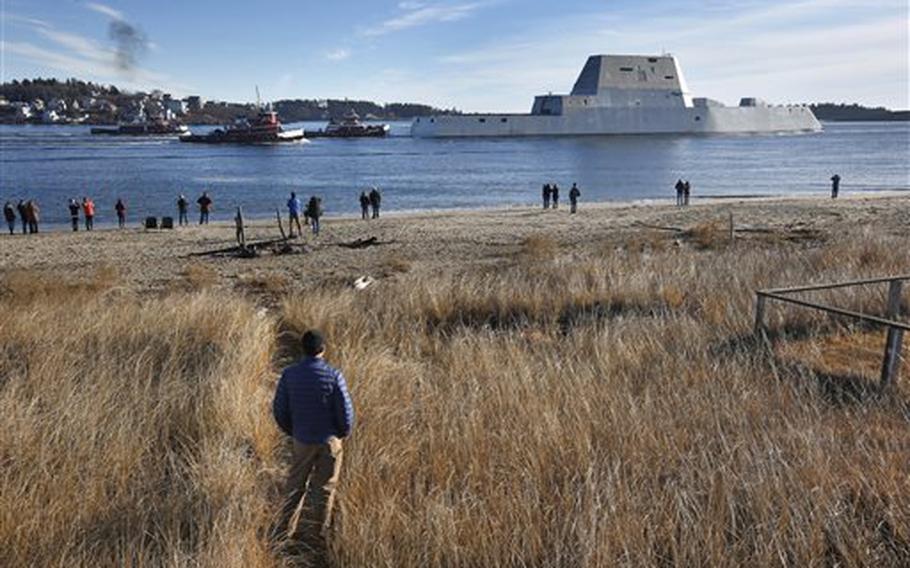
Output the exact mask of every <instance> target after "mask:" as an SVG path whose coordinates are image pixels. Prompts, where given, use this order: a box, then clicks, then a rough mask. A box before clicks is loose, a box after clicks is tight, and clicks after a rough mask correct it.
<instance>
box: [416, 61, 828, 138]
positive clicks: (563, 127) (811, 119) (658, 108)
mask: <svg viewBox="0 0 910 568" xmlns="http://www.w3.org/2000/svg"><path fill="white" fill-rule="evenodd" d="M819 130H821V124H820V123H819V122H818V120H817V119H816V118H815V115H814V114H812V111H811V110H810V109H809V108H808V107H806V106H803V105H769V104H767V103H765V102H764V101H762V100H761V99H758V98H754V97H745V98H743V99H741V100H740V102H739V106H736V107H728V106H725V105H724V104H723V103H721V102H719V101H715V100H712V99H708V98H704V97H693V96H692V94H691V93H690V92H689V88H688V86H687V85H686V81H685V78H684V77H683V73H682V69H681V68H680V66H679V63H678V62H677V60H676V58H675V57H673V56H672V55H653V56H649V55H592V56H591V57H589V58H588V61H587V62H586V63H585V66H584V68H583V69H582V70H581V74H579V76H578V80H576V81H575V86H574V87H573V88H572V92H571V93H570V94H568V95H553V94H547V95H540V96H537V97H535V99H534V104H533V106H532V108H531V113H530V114H466V115H437V116H427V117H420V118H417V119H415V120H414V122H413V123H412V125H411V133H412V135H414V136H421V137H466V136H573V135H597V134H671V133H680V134H711V133H773V132H815V131H819Z"/></svg>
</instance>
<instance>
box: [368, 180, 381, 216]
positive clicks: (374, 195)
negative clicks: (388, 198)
mask: <svg viewBox="0 0 910 568" xmlns="http://www.w3.org/2000/svg"><path fill="white" fill-rule="evenodd" d="M381 203H382V194H381V193H379V188H378V187H376V186H375V185H374V186H373V189H372V190H370V206H371V207H372V208H373V219H379V205H380V204H381Z"/></svg>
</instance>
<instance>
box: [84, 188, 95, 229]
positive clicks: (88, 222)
mask: <svg viewBox="0 0 910 568" xmlns="http://www.w3.org/2000/svg"><path fill="white" fill-rule="evenodd" d="M82 214H83V215H84V216H85V230H86V231H91V230H92V229H94V228H95V202H94V201H92V200H91V199H89V198H88V196H85V197H83V198H82Z"/></svg>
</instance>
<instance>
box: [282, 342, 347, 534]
mask: <svg viewBox="0 0 910 568" xmlns="http://www.w3.org/2000/svg"><path fill="white" fill-rule="evenodd" d="M303 351H304V355H305V356H304V358H303V359H301V360H300V361H298V362H297V363H296V364H294V365H291V366H290V367H288V368H286V369H285V370H284V372H282V374H281V379H280V380H279V381H278V388H277V389H276V390H275V400H274V401H273V403H272V412H273V414H274V415H275V421H276V422H277V423H278V426H279V427H280V428H281V429H282V430H283V431H284V432H285V433H286V434H288V435H289V436H291V437H293V439H294V450H293V458H292V462H291V469H290V473H289V475H288V480H287V487H286V493H285V496H286V501H285V504H284V508H283V509H282V516H281V524H280V525H279V527H280V528H281V530H284V529H285V528H287V529H288V532H287V535H288V537H289V538H291V539H295V540H296V539H297V538H298V537H300V536H302V537H303V540H304V542H305V543H306V544H308V545H309V546H311V547H313V548H314V549H317V550H325V546H326V544H327V543H326V538H327V537H328V529H329V525H330V522H331V518H332V504H333V500H334V494H335V486H336V485H337V483H338V474H339V471H340V469H341V454H342V448H341V439H342V438H344V437H346V436H347V435H348V434H350V433H351V427H352V426H353V424H354V407H353V405H352V404H351V396H350V395H349V394H348V387H347V384H346V383H345V380H344V376H343V375H342V374H341V372H340V371H338V370H337V369H334V368H332V367H331V366H330V365H329V364H328V363H326V361H325V359H323V355H324V354H325V340H324V339H323V336H322V334H321V333H320V332H318V331H316V330H310V331H307V332H306V333H305V334H303ZM304 491H306V495H304ZM298 509H299V512H298ZM300 525H302V526H300ZM298 527H299V529H300V530H298Z"/></svg>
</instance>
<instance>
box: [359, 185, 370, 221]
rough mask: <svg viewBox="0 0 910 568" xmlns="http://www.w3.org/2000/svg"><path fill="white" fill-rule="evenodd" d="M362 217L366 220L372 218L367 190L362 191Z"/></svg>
mask: <svg viewBox="0 0 910 568" xmlns="http://www.w3.org/2000/svg"><path fill="white" fill-rule="evenodd" d="M360 218H361V219H363V220H364V221H366V220H367V219H369V218H370V196H369V195H367V192H365V191H361V192H360Z"/></svg>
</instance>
